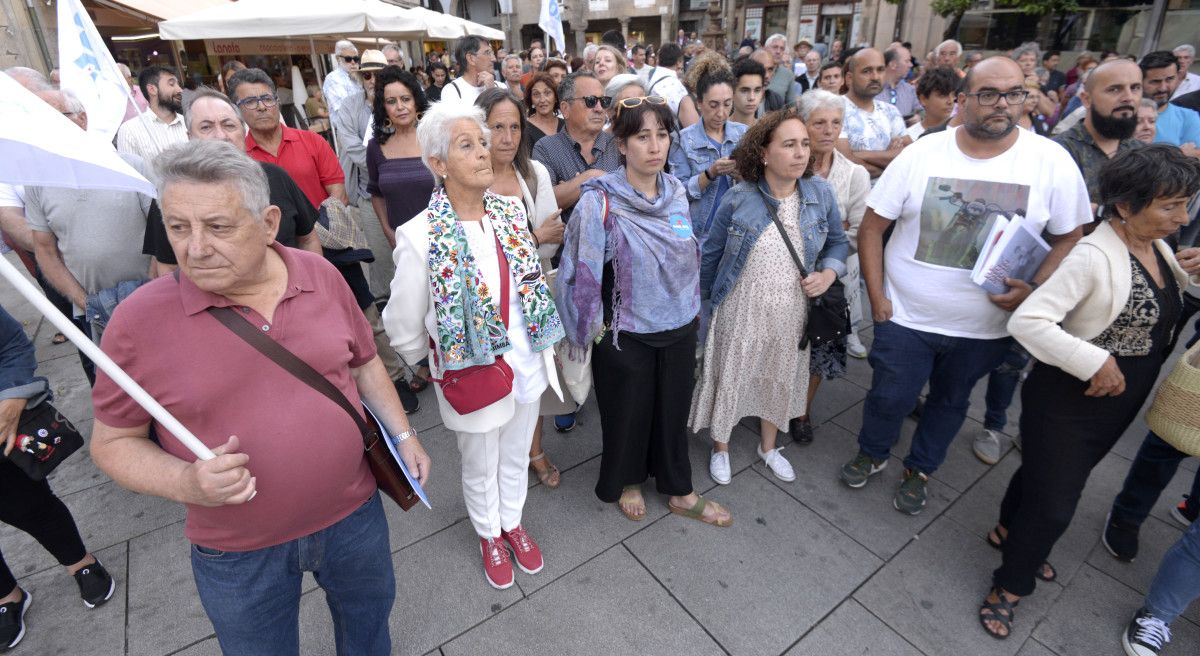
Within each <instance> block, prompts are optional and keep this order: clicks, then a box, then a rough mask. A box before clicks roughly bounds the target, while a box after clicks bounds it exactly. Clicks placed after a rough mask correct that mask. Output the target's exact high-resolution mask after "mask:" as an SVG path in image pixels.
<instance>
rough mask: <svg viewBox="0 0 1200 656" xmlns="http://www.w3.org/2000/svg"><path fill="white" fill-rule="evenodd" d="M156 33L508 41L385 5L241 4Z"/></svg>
mask: <svg viewBox="0 0 1200 656" xmlns="http://www.w3.org/2000/svg"><path fill="white" fill-rule="evenodd" d="M146 1H149V0H146ZM160 1H161V0H160ZM158 32H159V34H160V35H161V36H162V38H164V39H179V40H187V39H245V38H264V37H297V36H316V35H322V34H333V35H339V36H386V37H389V38H393V39H397V40H408V39H424V38H431V39H457V38H459V37H462V36H466V35H468V34H475V35H479V36H484V37H486V38H495V39H503V38H504V34H503V33H502V32H500V31H499V30H496V29H493V28H490V27H486V26H484V25H479V24H478V23H473V22H471V21H467V20H463V19H461V18H456V17H453V16H446V15H444V14H439V13H436V12H432V11H428V10H416V9H406V8H404V7H398V6H396V5H392V4H389V3H386V2H382V0H339V1H338V2H329V0H241V1H240V2H234V3H229V4H225V5H219V6H216V7H209V8H208V9H203V10H200V11H197V12H194V13H190V14H187V15H184V16H180V17H178V18H175V19H172V20H165V21H162V22H161V23H159V24H158Z"/></svg>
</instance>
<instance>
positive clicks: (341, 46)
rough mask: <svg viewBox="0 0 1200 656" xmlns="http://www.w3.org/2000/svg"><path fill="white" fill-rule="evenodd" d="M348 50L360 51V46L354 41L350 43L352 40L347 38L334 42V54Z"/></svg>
mask: <svg viewBox="0 0 1200 656" xmlns="http://www.w3.org/2000/svg"><path fill="white" fill-rule="evenodd" d="M347 50H353V51H354V52H358V46H356V45H354V44H353V43H350V41H348V40H347V39H342V40H340V41H338V42H337V43H335V44H333V54H335V55H336V54H338V53H341V52H345V51H347Z"/></svg>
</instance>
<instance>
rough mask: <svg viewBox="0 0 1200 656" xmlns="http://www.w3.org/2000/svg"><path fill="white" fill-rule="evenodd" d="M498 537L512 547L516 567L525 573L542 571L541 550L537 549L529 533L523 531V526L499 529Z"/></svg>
mask: <svg viewBox="0 0 1200 656" xmlns="http://www.w3.org/2000/svg"><path fill="white" fill-rule="evenodd" d="M500 537H501V538H503V539H504V541H505V542H507V543H508V546H510V547H512V550H513V556H515V557H516V559H517V567H520V568H521V571H522V572H525V573H526V574H537V573H538V572H540V571H542V567H544V566H545V563H544V562H542V550H541V549H538V546H537V543H536V542H534V541H533V538H531V537H529V534H528V533H526V532H525V528H524V527H522V526H518V527H516V528H514V529H513V530H511V531H500Z"/></svg>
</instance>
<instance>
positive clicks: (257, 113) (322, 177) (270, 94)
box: [227, 68, 350, 207]
mask: <svg viewBox="0 0 1200 656" xmlns="http://www.w3.org/2000/svg"><path fill="white" fill-rule="evenodd" d="M227 87H228V89H229V98H230V100H232V101H233V102H234V104H235V105H237V106H238V109H239V110H241V112H242V117H243V118H245V119H246V125H248V126H249V127H250V132H249V134H247V135H246V154H247V155H249V156H250V157H252V158H254V159H256V160H258V161H260V162H267V163H269V164H275V165H277V166H280V167H282V168H283V170H285V171H287V172H288V175H291V176H292V179H293V180H295V181H296V184H297V185H298V186H299V187H300V190H301V191H303V192H304V195H305V196H307V197H308V202H310V203H312V204H313V207H320V206H321V203H322V202H323V201H324V200H325V199H326V198H329V197H330V196H333V197H334V198H336V199H338V200H340V201H342V202H343V203H345V204H346V205H349V204H350V199H349V198H348V197H347V196H346V185H345V180H346V177H345V174H344V173H343V172H342V165H341V163H339V162H338V158H337V154H336V153H334V152H333V149H332V148H330V147H329V143H328V142H326V141H325V140H324V139H323V138H321V137H320V136H319V135H318V134H317V133H316V132H310V131H308V130H297V129H295V128H289V127H288V126H286V125H284V124H283V123H282V122H281V121H280V120H279V98H278V97H277V96H276V95H275V82H274V81H273V80H271V76H269V75H267V74H266V73H265V72H264V71H262V70H261V69H258V68H247V69H244V70H240V71H238V72H236V73H234V74H233V77H230V78H229V82H228V84H227Z"/></svg>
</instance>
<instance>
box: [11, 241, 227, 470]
mask: <svg viewBox="0 0 1200 656" xmlns="http://www.w3.org/2000/svg"><path fill="white" fill-rule="evenodd" d="M0 275H3V276H4V278H5V279H6V280H8V282H9V283H11V284H12V286H13V287H14V288H16V290H17V291H18V292H20V293H21V296H24V297H25V300H27V301H29V302H30V303H32V304H33V306H34V307H35V308H37V309H38V311H39V312H41V313H42V314H43V315H45V316H46V318H47V319H49V320H50V323H52V324H54V327H55V328H58V330H59V332H61V333H62V334H64V335H66V336H67V339H69V340H71V343H72V344H74V345H75V346H76V347H77V348H78V349H79V350H80V351H83V354H84V355H86V356H88V357H89V358H91V360H92V362H94V363H95V364H96V366H97V367H99V368H100V369H102V370H104V373H106V374H108V377H109V378H112V379H113V382H115V383H116V384H117V385H118V386H119V387H120V388H121V389H123V390H125V393H126V394H128V395H129V396H130V397H132V398H133V400H134V401H137V404H138V405H140V406H142V407H143V408H145V409H146V411H147V412H149V413H150V415H151V416H152V417H154V418H155V419H157V420H158V423H160V424H162V425H163V428H166V429H167V430H168V431H170V432H171V434H172V435H174V436H175V438H176V439H178V440H179V441H180V442H182V443H183V445H184V446H186V447H187V448H188V450H190V451H191V452H192V453H194V454H196V457H197V458H199V459H201V460H212V459H213V458H214V457H215V456H214V455H213V452H212V451H210V450H209V448H208V447H206V446H204V443H203V442H201V441H200V440H199V439H197V438H196V436H195V435H193V434H192V432H191V431H189V430H188V429H187V428H185V427H184V425H183V424H181V423H179V420H178V419H176V418H175V417H174V415H172V414H171V413H170V412H168V411H167V409H166V408H164V407H162V405H161V404H159V402H158V401H155V400H154V397H152V396H150V394H149V393H148V392H146V390H144V389H142V386H141V385H138V384H137V382H136V381H134V380H133V379H132V378H130V377H129V374H127V373H125V371H124V370H122V369H121V367H119V366H117V363H116V362H113V361H112V358H110V357H108V356H107V355H105V354H104V351H101V350H100V347H99V346H96V344H95V343H94V342H93V341H92V340H90V339H88V336H87V335H84V334H83V331H81V330H79V328H78V327H77V326H76V325H75V324H74V323H72V322H71V320H70V319H68V318H67V317H66V316H64V315H63V313H62V312H59V311H58V308H56V307H54V304H53V303H51V302H50V299H48V298H46V296H45V294H43V293H42V290H40V289H38V288H37V287H34V286H33V283H31V282H29V279H28V278H26V277H25V276H23V275H21V272H20V271H18V270H17V268H16V267H15V266H13V264H12V262H9V261H8V258H7V257H3V256H0Z"/></svg>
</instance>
